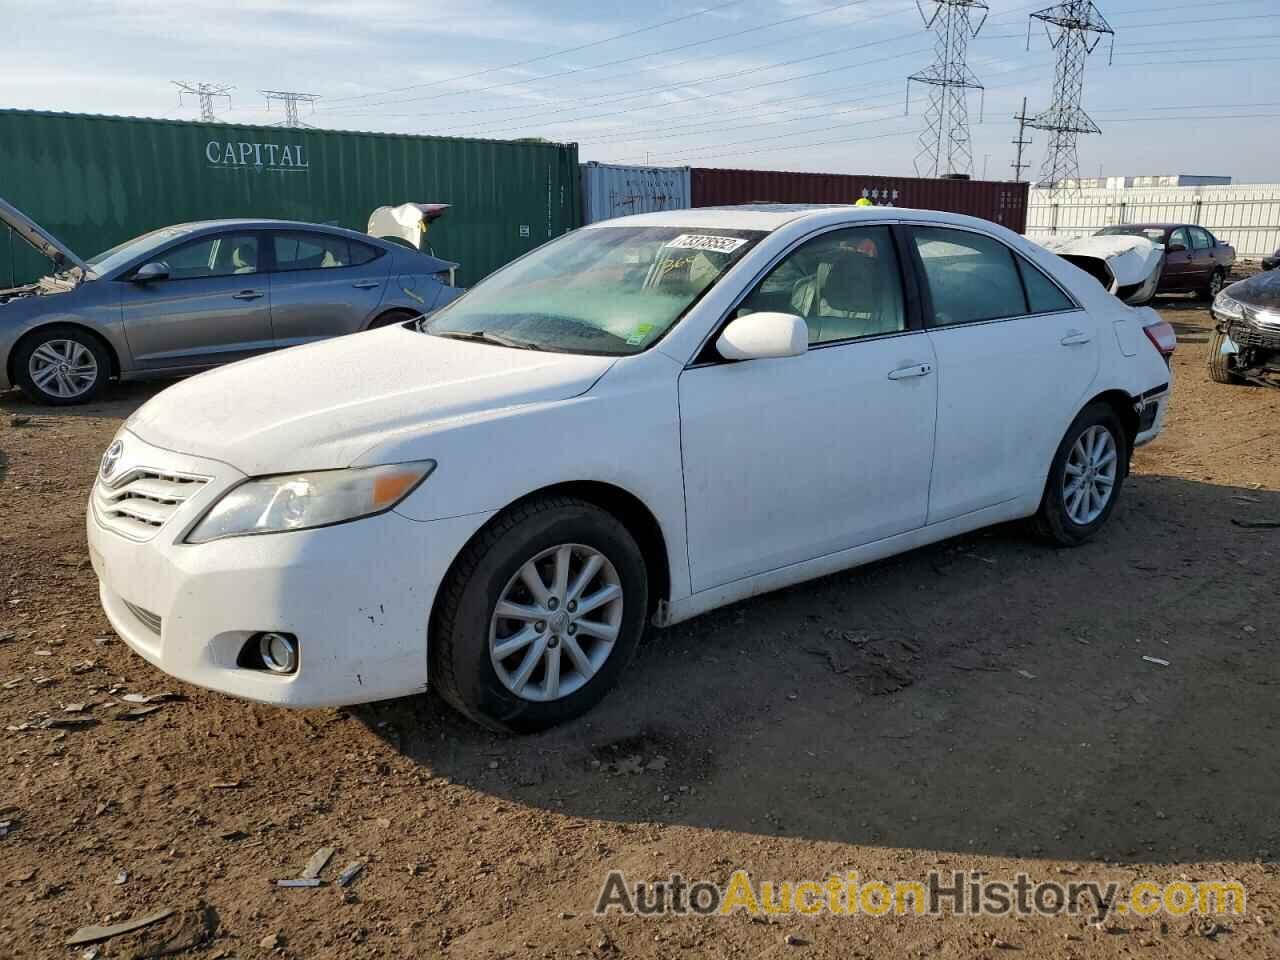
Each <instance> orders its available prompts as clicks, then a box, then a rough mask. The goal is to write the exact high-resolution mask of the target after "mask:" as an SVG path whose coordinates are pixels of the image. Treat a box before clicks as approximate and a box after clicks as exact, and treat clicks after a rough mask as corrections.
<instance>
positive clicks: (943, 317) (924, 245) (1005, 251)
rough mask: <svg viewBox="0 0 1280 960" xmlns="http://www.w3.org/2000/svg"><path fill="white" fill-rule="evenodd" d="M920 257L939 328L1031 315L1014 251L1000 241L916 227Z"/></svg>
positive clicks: (956, 231)
mask: <svg viewBox="0 0 1280 960" xmlns="http://www.w3.org/2000/svg"><path fill="white" fill-rule="evenodd" d="M911 237H912V242H913V243H914V244H915V248H916V251H917V252H918V253H919V255H920V262H921V265H922V266H923V267H924V274H925V279H926V280H927V281H928V284H929V293H930V295H931V297H932V300H933V318H932V321H931V322H932V325H934V326H951V325H953V324H960V323H980V322H982V321H984V320H1003V319H1005V318H1007V317H1020V316H1023V315H1025V314H1026V313H1028V312H1029V311H1028V308H1027V298H1026V295H1025V293H1024V292H1023V289H1022V279H1021V277H1019V275H1018V267H1017V264H1016V263H1015V262H1014V259H1013V251H1012V250H1010V249H1009V248H1008V247H1006V246H1005V245H1004V244H1003V243H1001V242H1000V241H998V240H994V239H992V238H991V237H987V236H983V235H982V234H980V233H970V232H969V231H967V230H950V229H947V228H938V227H917V228H913V229H912V231H911Z"/></svg>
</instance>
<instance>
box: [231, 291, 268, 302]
mask: <svg viewBox="0 0 1280 960" xmlns="http://www.w3.org/2000/svg"><path fill="white" fill-rule="evenodd" d="M265 296H266V294H265V293H263V292H262V291H261V290H241V291H240V292H239V293H233V294H232V295H231V299H232V300H257V299H258V298H259V297H265Z"/></svg>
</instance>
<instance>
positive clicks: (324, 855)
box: [301, 847, 333, 880]
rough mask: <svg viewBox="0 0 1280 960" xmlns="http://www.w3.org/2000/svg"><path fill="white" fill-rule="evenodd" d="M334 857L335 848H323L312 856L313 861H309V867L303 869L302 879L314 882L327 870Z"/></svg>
mask: <svg viewBox="0 0 1280 960" xmlns="http://www.w3.org/2000/svg"><path fill="white" fill-rule="evenodd" d="M332 857H333V847H321V848H320V849H319V850H317V851H316V852H315V853H313V854H312V855H311V859H310V860H308V861H307V865H306V866H305V867H304V868H303V869H302V874H301V877H302V879H303V880H314V879H315V878H316V877H318V876H320V872H321V871H322V870H323V869H324V868H325V864H327V863H328V862H329V860H330V858H332Z"/></svg>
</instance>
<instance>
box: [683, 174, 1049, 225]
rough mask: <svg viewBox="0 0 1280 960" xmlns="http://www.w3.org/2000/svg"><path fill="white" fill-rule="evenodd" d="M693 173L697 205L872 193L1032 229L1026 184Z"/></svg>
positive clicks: (843, 198) (876, 199) (835, 199)
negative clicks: (1028, 224)
mask: <svg viewBox="0 0 1280 960" xmlns="http://www.w3.org/2000/svg"><path fill="white" fill-rule="evenodd" d="M690 176H691V180H692V183H691V191H690V192H691V194H692V200H693V205H694V206H695V207H720V206H726V205H732V204H739V203H854V202H856V201H857V200H859V199H861V198H862V197H867V198H868V199H869V200H871V201H872V202H873V203H875V204H876V205H877V206H881V205H883V206H889V205H892V206H895V207H914V208H915V209H917V210H946V211H948V212H950V213H964V214H968V215H969V216H971V217H982V218H983V219H984V220H993V221H995V222H996V223H998V224H1001V225H1002V226H1005V227H1008V228H1009V229H1010V230H1012V231H1014V232H1015V233H1022V232H1024V231H1025V230H1026V228H1027V192H1028V185H1027V184H1025V183H1013V182H1012V181H996V180H931V179H924V178H922V177H874V176H862V175H861V174H856V173H847V174H846V173H790V172H787V171H784V170H721V169H716V168H711V167H694V168H693V169H692V170H691V171H690Z"/></svg>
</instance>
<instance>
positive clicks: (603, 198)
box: [578, 161, 690, 223]
mask: <svg viewBox="0 0 1280 960" xmlns="http://www.w3.org/2000/svg"><path fill="white" fill-rule="evenodd" d="M578 169H579V172H580V174H581V176H582V222H583V223H595V222H597V221H598V220H609V219H611V218H613V217H625V216H629V215H630V214H633V213H655V212H657V211H660V210H686V209H688V208H689V206H690V199H689V197H690V194H689V168H688V167H624V166H617V165H615V164H611V163H596V162H594V161H593V162H591V163H583V164H580V165H579V167H578Z"/></svg>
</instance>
